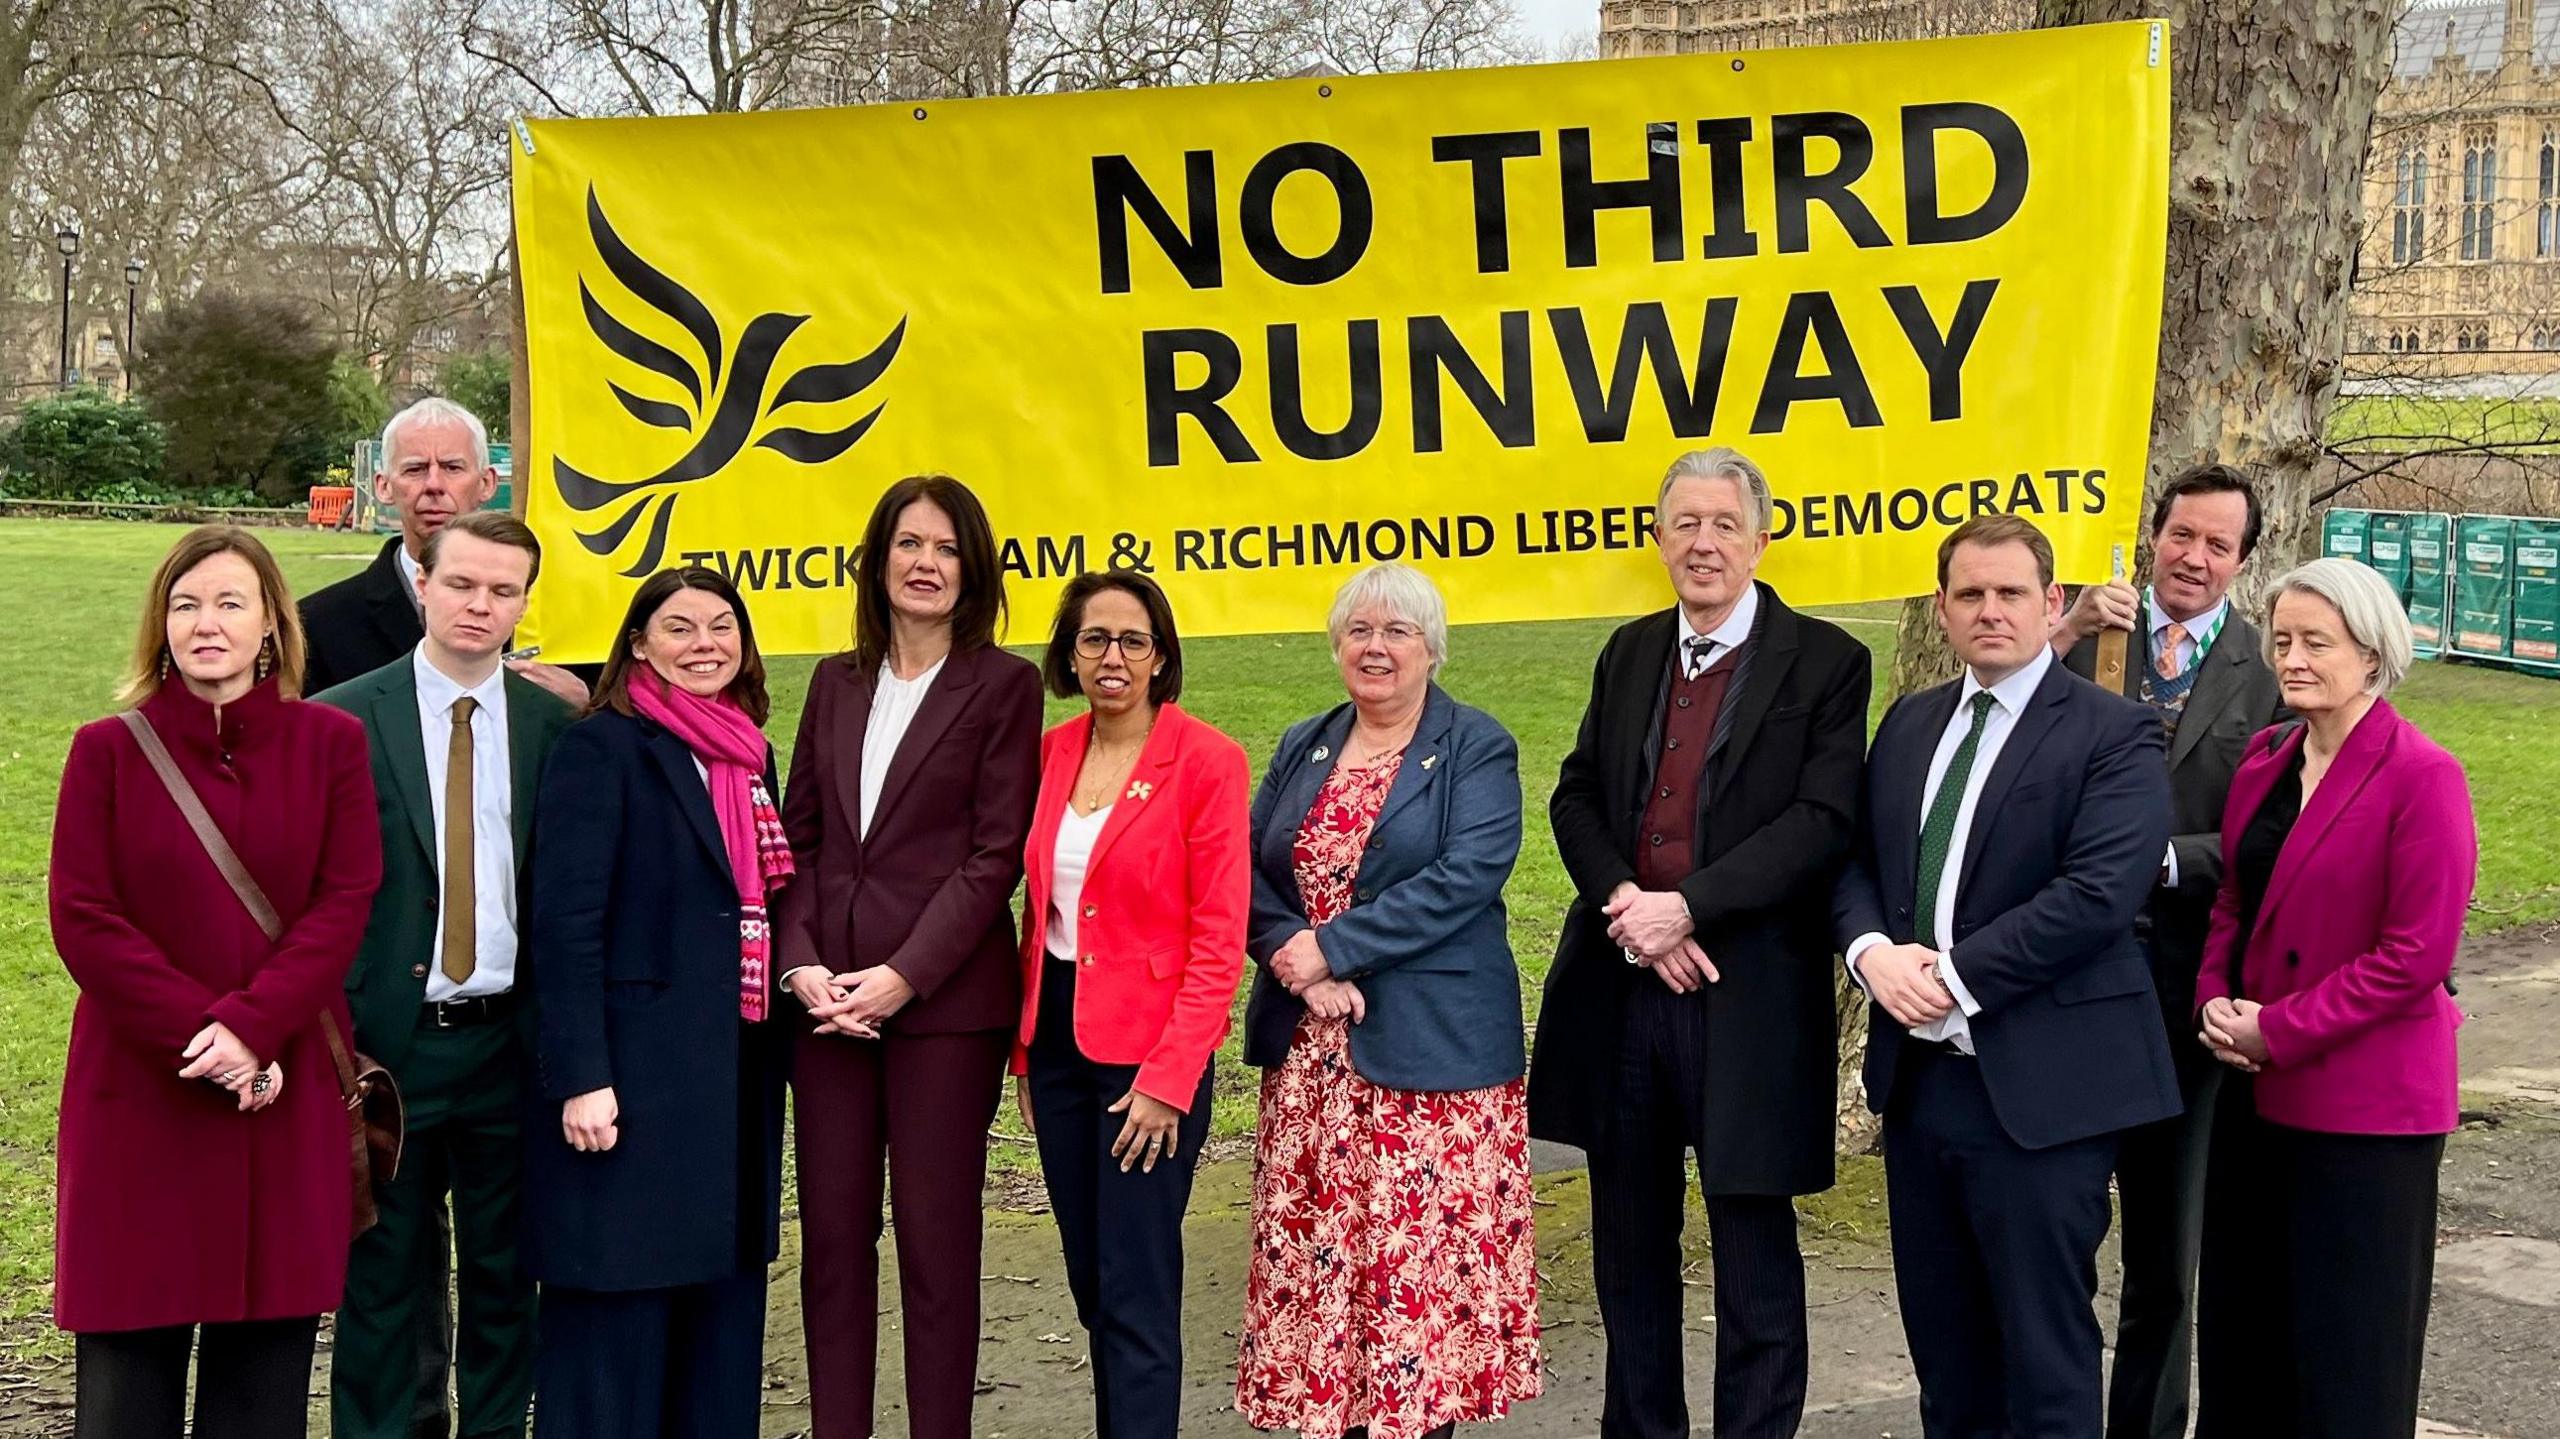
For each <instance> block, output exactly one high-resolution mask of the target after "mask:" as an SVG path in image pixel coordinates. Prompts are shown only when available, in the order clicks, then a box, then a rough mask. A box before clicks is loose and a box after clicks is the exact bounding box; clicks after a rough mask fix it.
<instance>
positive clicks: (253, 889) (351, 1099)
mask: <svg viewBox="0 0 2560 1439" xmlns="http://www.w3.org/2000/svg"><path fill="white" fill-rule="evenodd" d="M122 718H123V720H124V724H125V728H126V729H129V730H131V731H133V738H134V741H135V742H136V743H137V744H140V745H141V746H142V756H143V758H145V759H147V760H149V761H151V768H152V771H153V772H154V773H156V774H158V775H159V776H160V783H161V784H163V785H165V786H167V787H168V790H169V798H170V799H171V800H173V801H175V802H176V803H177V806H178V812H179V813H180V814H182V815H185V816H186V819H187V828H189V829H191V830H194V831H195V834H196V839H197V841H198V842H199V843H201V844H202V845H203V846H204V852H205V854H206V856H207V857H208V858H210V859H212V861H213V867H214V868H215V869H218V870H220V871H222V877H223V879H224V880H225V881H227V882H228V883H229V884H230V886H231V892H232V893H233V894H236V895H238V896H239V897H240V904H241V906H242V907H243V908H245V909H247V910H248V911H249V917H250V918H251V919H254V920H256V921H257V922H258V928H259V929H260V930H261V931H263V932H264V933H265V934H266V936H267V939H268V940H269V941H270V942H272V941H274V940H277V939H281V938H283V937H284V921H283V920H282V919H281V918H279V917H278V916H277V914H276V907H275V906H274V905H272V904H269V903H268V902H267V896H266V892H265V891H264V890H261V889H259V888H258V882H257V880H255V879H253V878H251V877H250V874H249V869H248V866H246V865H244V864H242V863H241V862H240V856H239V854H238V853H236V852H235V851H233V849H232V848H231V841H229V840H227V839H225V838H223V836H222V831H221V829H220V828H218V827H216V826H215V824H214V822H213V816H212V815H211V814H208V813H206V811H205V807H204V801H203V800H202V799H201V798H199V797H198V796H197V795H196V789H195V786H194V785H192V784H189V783H188V782H187V777H186V775H185V774H184V773H182V772H181V771H180V770H179V769H178V764H177V761H175V760H173V759H171V758H170V757H169V747H168V746H167V745H164V744H162V743H161V742H160V732H159V731H158V730H155V729H153V728H152V727H151V721H150V720H148V719H145V718H144V717H143V715H142V712H141V711H139V710H126V711H125V712H124V714H123V716H122ZM338 1031H339V1025H338V1016H337V1013H336V1011H334V1010H330V1009H323V1010H321V1011H320V1035H321V1037H322V1038H323V1039H325V1040H327V1041H328V1044H329V1060H330V1063H331V1064H332V1065H334V1066H335V1067H336V1069H337V1071H338V1097H339V1099H340V1100H341V1101H342V1102H343V1103H344V1104H345V1105H346V1109H347V1167H348V1184H349V1187H350V1189H351V1190H352V1191H353V1193H352V1196H351V1204H352V1208H353V1213H354V1216H355V1229H354V1231H353V1232H354V1233H356V1234H362V1233H364V1232H365V1231H366V1230H368V1229H371V1228H372V1227H373V1226H374V1222H375V1221H376V1220H377V1219H379V1218H380V1217H381V1216H380V1214H379V1212H378V1211H377V1210H376V1209H375V1206H374V1202H373V1190H374V1186H375V1185H378V1184H387V1183H389V1182H390V1181H391V1179H392V1177H393V1176H395V1175H397V1174H398V1173H399V1172H400V1146H401V1142H402V1139H403V1136H404V1134H405V1132H406V1130H407V1128H408V1113H407V1111H406V1109H404V1108H403V1106H402V1105H401V1102H400V1086H399V1085H398V1083H396V1082H395V1081H394V1080H393V1079H392V1078H391V1071H389V1070H387V1069H385V1068H383V1067H382V1066H381V1065H380V1064H377V1063H375V1062H374V1061H373V1060H371V1059H369V1058H367V1057H366V1056H364V1055H362V1054H360V1053H357V1052H355V1050H354V1049H353V1048H352V1047H351V1046H350V1045H349V1044H348V1043H347V1039H346V1036H344V1035H342V1034H340V1033H339V1032H338Z"/></svg>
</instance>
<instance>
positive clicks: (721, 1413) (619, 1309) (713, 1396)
mask: <svg viewBox="0 0 2560 1439" xmlns="http://www.w3.org/2000/svg"><path fill="white" fill-rule="evenodd" d="M764 1288H765V1271H764V1266H763V1265H761V1264H758V1265H752V1266H750V1267H748V1268H747V1269H746V1270H745V1272H743V1273H740V1274H737V1275H733V1276H731V1277H730V1278H727V1279H722V1280H718V1281H715V1282H713V1283H710V1284H689V1285H685V1286H683V1287H681V1288H675V1289H636V1290H629V1291H624V1292H615V1293H601V1292H598V1291H595V1290H587V1289H562V1288H559V1287H557V1286H555V1285H546V1286H544V1288H543V1291H542V1322H541V1333H540V1336H539V1338H538V1339H537V1340H536V1343H535V1348H534V1401H533V1432H534V1434H535V1436H536V1439H755V1436H756V1433H757V1431H758V1428H759V1424H760V1421H761V1420H762V1418H763V1406H764Z"/></svg>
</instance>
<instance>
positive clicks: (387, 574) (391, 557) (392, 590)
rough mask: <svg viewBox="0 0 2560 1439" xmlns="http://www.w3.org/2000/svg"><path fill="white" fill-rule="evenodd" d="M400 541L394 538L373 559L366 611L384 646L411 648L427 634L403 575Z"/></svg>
mask: <svg viewBox="0 0 2560 1439" xmlns="http://www.w3.org/2000/svg"><path fill="white" fill-rule="evenodd" d="M399 556H400V540H399V538H398V537H397V536H394V537H393V538H392V540H391V541H390V542H389V543H388V544H385V545H384V546H383V547H382V553H381V554H379V555H377V556H375V557H374V561H373V569H372V571H371V572H370V573H369V574H368V575H367V577H366V579H367V583H366V586H365V588H366V590H367V591H368V592H369V593H368V594H367V597H366V598H367V600H368V601H369V602H368V603H367V604H366V606H365V610H366V612H367V614H368V616H369V617H370V618H371V619H372V621H373V628H374V630H375V631H376V632H377V633H379V634H380V635H381V636H382V639H383V643H385V644H387V645H389V646H391V647H392V648H393V649H402V650H405V649H409V648H412V647H414V646H415V645H416V644H417V643H418V640H419V639H420V638H421V637H422V636H424V635H425V633H426V625H425V622H424V621H422V620H420V619H419V618H418V605H417V601H416V599H415V598H414V596H413V592H412V591H411V590H410V589H409V585H408V578H407V576H405V575H403V574H401V572H400V557H399Z"/></svg>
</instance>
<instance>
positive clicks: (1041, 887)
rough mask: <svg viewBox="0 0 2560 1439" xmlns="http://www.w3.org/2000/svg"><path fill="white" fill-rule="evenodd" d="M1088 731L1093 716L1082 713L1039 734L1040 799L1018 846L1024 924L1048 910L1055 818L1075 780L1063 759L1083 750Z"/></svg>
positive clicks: (1054, 862)
mask: <svg viewBox="0 0 2560 1439" xmlns="http://www.w3.org/2000/svg"><path fill="white" fill-rule="evenodd" d="M1092 731H1093V716H1092V715H1091V714H1085V715H1080V716H1078V717H1077V718H1075V719H1072V720H1069V721H1068V722H1066V723H1065V724H1063V725H1060V726H1059V727H1058V728H1057V729H1055V730H1053V731H1051V732H1050V733H1048V734H1045V735H1042V736H1041V737H1040V798H1039V799H1038V800H1037V801H1035V802H1034V803H1033V804H1032V807H1031V838H1030V839H1029V840H1027V841H1026V842H1025V843H1024V844H1023V847H1022V848H1023V854H1022V859H1023V865H1022V869H1023V884H1024V885H1025V886H1026V888H1027V893H1026V895H1025V900H1026V903H1025V904H1024V906H1023V917H1024V920H1025V922H1026V923H1028V922H1029V921H1030V919H1031V917H1032V916H1035V915H1037V916H1042V917H1045V916H1046V915H1047V914H1048V912H1049V884H1050V879H1051V876H1052V874H1053V873H1054V871H1055V869H1056V865H1057V858H1058V818H1059V816H1060V815H1062V814H1064V813H1065V812H1066V808H1067V794H1068V792H1069V791H1070V790H1071V789H1072V788H1073V787H1074V785H1075V782H1076V781H1075V770H1074V769H1073V768H1071V767H1069V766H1068V765H1067V763H1066V762H1065V758H1066V756H1069V755H1079V754H1082V753H1084V742H1085V736H1086V735H1088V734H1090V733H1092Z"/></svg>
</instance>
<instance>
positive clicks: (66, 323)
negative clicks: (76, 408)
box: [53, 224, 80, 390]
mask: <svg viewBox="0 0 2560 1439" xmlns="http://www.w3.org/2000/svg"><path fill="white" fill-rule="evenodd" d="M53 242H54V244H55V245H57V246H58V247H60V249H61V250H62V388H64V389H66V390H67V389H70V388H71V257H72V256H74V255H77V254H79V253H80V232H79V231H77V230H75V229H73V228H71V226H70V225H68V224H65V225H64V226H63V227H62V228H61V230H59V231H57V232H56V233H55V235H54V237H53Z"/></svg>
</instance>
